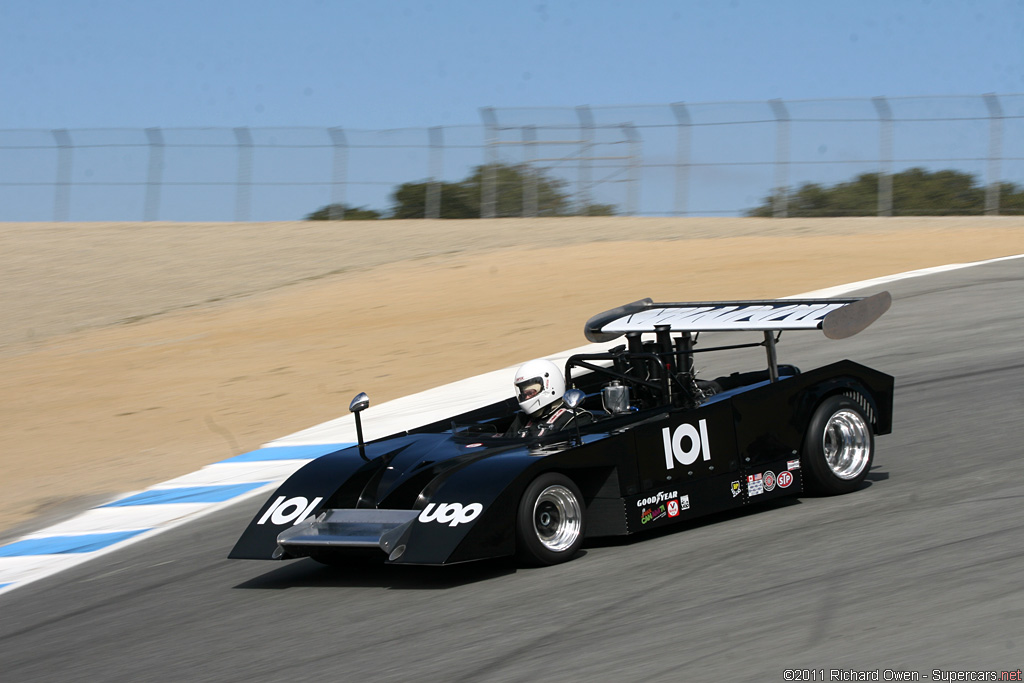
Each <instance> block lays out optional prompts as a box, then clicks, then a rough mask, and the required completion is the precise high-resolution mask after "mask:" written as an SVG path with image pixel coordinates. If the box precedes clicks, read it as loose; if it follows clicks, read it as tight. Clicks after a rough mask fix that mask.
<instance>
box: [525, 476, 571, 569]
mask: <svg viewBox="0 0 1024 683" xmlns="http://www.w3.org/2000/svg"><path fill="white" fill-rule="evenodd" d="M582 529H583V513H582V511H581V510H580V502H579V499H578V498H576V495H575V494H574V493H573V492H572V491H570V490H569V489H568V488H566V487H565V486H562V485H560V484H554V485H552V486H548V487H547V488H546V489H544V490H543V491H541V493H540V495H539V496H537V501H536V502H535V503H534V505H533V532H534V534H536V536H537V540H538V541H540V543H541V545H543V546H544V547H545V548H547V549H548V550H550V551H551V552H555V553H560V552H564V551H565V550H568V549H569V548H571V547H572V546H573V545H574V544H575V543H576V541H577V539H579V537H580V533H581V532H582Z"/></svg>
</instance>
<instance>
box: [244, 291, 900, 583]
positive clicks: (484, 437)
mask: <svg viewBox="0 0 1024 683" xmlns="http://www.w3.org/2000/svg"><path fill="white" fill-rule="evenodd" d="M890 303H891V298H890V297H889V294H888V293H887V292H882V293H880V294H876V295H874V296H871V297H868V298H848V299H807V300H778V301H739V302H713V303H654V302H652V301H651V300H650V299H644V300H642V301H637V302H634V303H632V304H628V305H626V306H622V307H620V308H616V309H613V310H611V311H607V312H605V313H601V314H600V315H597V316H594V317H593V318H591V319H590V320H589V321H587V323H586V327H585V334H586V336H587V338H588V339H589V340H590V341H592V342H611V341H614V340H616V339H617V338H619V337H623V336H624V337H625V343H624V344H622V345H620V346H617V347H615V348H612V349H610V350H607V351H603V352H600V353H583V354H577V355H573V356H570V357H569V358H568V360H567V361H566V363H565V378H566V382H567V384H566V386H567V387H571V388H570V389H568V390H567V391H566V392H565V396H564V401H565V406H566V407H567V408H568V409H570V410H575V411H583V410H585V411H588V412H589V413H591V415H592V416H593V420H592V421H590V422H589V423H588V424H583V425H582V426H580V423H582V422H585V421H584V420H577V421H576V425H577V426H576V427H575V428H569V429H566V430H563V431H560V432H556V433H553V434H549V435H546V436H543V437H537V438H510V437H507V436H505V434H506V430H507V429H508V427H509V425H510V424H511V423H512V422H513V420H514V419H515V417H516V412H517V409H518V404H517V402H516V399H515V398H512V397H510V398H509V399H507V400H504V401H500V402H497V403H493V404H491V405H487V406H483V407H481V408H479V409H477V410H473V411H470V412H467V413H464V414H461V415H456V416H453V417H452V418H451V419H446V420H442V421H438V422H435V423H433V424H429V425H426V426H424V427H420V428H417V429H413V430H410V431H407V432H402V433H399V434H393V435H391V436H388V437H385V438H381V439H377V440H374V441H370V442H368V443H363V439H362V432H361V429H360V422H359V416H360V411H361V410H363V409H364V408H366V407H367V405H368V401H367V400H366V397H365V394H360V395H359V396H357V397H356V399H354V400H353V404H352V406H351V408H352V410H353V412H355V413H356V416H355V417H356V427H357V429H359V443H358V445H355V446H352V447H349V448H345V449H343V450H339V451H337V452H335V453H330V454H328V455H324V456H322V457H320V458H318V459H316V460H314V461H312V462H310V463H309V464H307V465H305V466H304V467H303V468H301V469H300V470H298V471H297V472H295V473H294V474H293V475H292V476H291V477H290V478H289V479H288V480H287V481H285V482H284V483H283V484H282V485H281V486H280V488H278V490H277V491H276V492H275V493H274V494H273V495H272V496H271V497H270V498H269V499H268V500H267V502H266V503H265V504H264V505H263V507H262V508H261V509H260V511H259V512H258V513H257V514H256V516H255V517H254V518H253V520H252V522H251V523H250V524H249V526H248V528H247V529H246V530H245V532H244V533H243V534H242V536H241V538H240V539H239V540H238V542H237V543H236V545H235V547H234V549H233V550H232V551H231V553H230V555H229V557H231V558H244V559H289V558H297V557H305V556H308V557H312V558H314V559H316V560H319V561H322V562H324V563H328V564H344V563H345V562H347V561H348V560H349V558H354V557H357V556H360V555H362V556H367V555H368V556H371V557H378V558H380V559H381V560H382V561H386V562H389V563H396V564H429V565H441V564H450V563H456V562H466V561H469V560H479V559H484V558H493V557H499V556H506V555H513V554H518V555H519V556H520V557H521V558H522V559H523V560H524V561H526V562H528V563H532V564H554V563H558V562H563V561H565V560H568V559H570V558H571V557H572V556H573V555H574V554H575V553H576V552H577V550H578V549H579V548H580V546H581V545H582V544H583V542H584V541H585V539H587V538H592V537H600V536H621V535H626V534H633V533H637V532H643V531H646V530H648V529H655V528H660V527H665V526H668V525H674V524H679V525H683V524H684V523H685V522H687V521H689V520H692V519H695V518H697V517H700V516H703V515H707V514H711V513H715V512H720V511H723V510H729V509H732V508H738V507H742V506H745V505H752V504H756V503H759V502H762V501H769V500H773V499H775V498H778V497H780V496H792V495H798V494H800V493H801V492H803V491H813V492H816V493H820V494H838V493H848V492H850V491H854V490H856V489H857V488H858V487H859V486H860V485H861V483H862V482H863V480H864V478H865V476H866V475H867V473H868V469H869V468H870V467H871V462H872V457H873V455H874V437H875V436H876V435H881V434H888V433H890V431H891V428H892V397H893V378H892V377H891V376H889V375H886V374H884V373H881V372H878V371H876V370H872V369H871V368H868V367H865V366H863V365H860V364H858V363H855V362H853V361H849V360H843V361H840V362H837V363H832V364H830V365H826V366H824V367H820V368H817V369H814V370H810V371H806V372H801V371H800V370H798V369H797V368H796V367H794V366H792V365H779V364H778V363H777V361H776V353H775V348H776V347H775V345H776V342H777V341H778V339H779V337H780V336H781V333H782V331H784V330H806V329H821V330H823V332H824V333H825V335H826V336H827V337H830V338H835V339H839V338H843V337H848V336H851V335H853V334H856V333H857V332H859V331H861V330H862V329H864V328H865V327H867V326H868V325H870V324H871V323H872V322H874V321H875V320H876V319H877V318H878V317H879V316H881V315H882V314H883V313H884V312H885V311H886V310H887V309H888V308H889V305H890ZM730 330H732V331H741V330H745V331H756V332H759V333H760V334H759V335H758V340H757V341H749V342H745V343H737V344H729V345H725V346H718V347H714V348H699V347H698V344H697V337H698V336H699V333H700V332H703V331H730ZM744 347H763V348H764V349H765V351H766V355H767V368H766V369H765V370H761V371H754V372H744V373H733V374H731V375H727V376H722V377H718V378H716V379H713V380H701V379H698V378H697V377H696V376H695V372H694V369H693V368H694V355H695V354H697V353H702V352H709V351H719V350H723V349H736V348H744ZM286 513H287V514H286Z"/></svg>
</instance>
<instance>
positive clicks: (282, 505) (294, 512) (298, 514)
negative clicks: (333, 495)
mask: <svg viewBox="0 0 1024 683" xmlns="http://www.w3.org/2000/svg"><path fill="white" fill-rule="evenodd" d="M321 500H323V497H319V498H314V499H313V502H312V503H311V502H309V501H308V500H306V498H305V496H296V497H295V498H289V499H288V500H285V499H284V496H278V497H277V500H275V501H274V504H273V505H271V506H270V507H269V508H267V511H266V512H264V513H263V516H262V517H260V521H258V522H256V523H257V524H263V523H264V522H266V521H267V518H268V517H269V518H270V523H271V524H277V525H281V524H287V523H288V522H295V523H296V524H298V523H299V522H301V521H302V520H304V519H305V518H306V517H307V516H308V515H309V513H310V512H312V511H313V508H315V507H316V506H317V504H318V503H319V502H320V501H321Z"/></svg>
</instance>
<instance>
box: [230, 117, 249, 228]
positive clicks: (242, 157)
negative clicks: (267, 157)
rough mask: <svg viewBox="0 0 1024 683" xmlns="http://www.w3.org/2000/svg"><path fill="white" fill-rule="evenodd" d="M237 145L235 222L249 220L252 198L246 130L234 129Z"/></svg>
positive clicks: (247, 132)
mask: <svg viewBox="0 0 1024 683" xmlns="http://www.w3.org/2000/svg"><path fill="white" fill-rule="evenodd" d="M234 130H235V142H236V143H237V144H238V183H237V185H236V195H235V221H237V222H239V223H243V222H245V221H248V220H249V209H250V205H251V203H252V202H251V197H252V133H250V132H249V129H248V128H235V129H234Z"/></svg>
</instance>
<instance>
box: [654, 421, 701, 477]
mask: <svg viewBox="0 0 1024 683" xmlns="http://www.w3.org/2000/svg"><path fill="white" fill-rule="evenodd" d="M697 424H698V426H697V427H694V426H693V425H692V424H688V423H686V422H684V423H683V424H681V425H679V426H678V427H676V430H675V431H674V432H673V431H672V430H671V429H670V428H668V427H665V428H664V429H662V430H661V437H662V440H663V441H664V443H665V468H666V469H672V468H674V467H675V466H676V463H677V462H678V463H679V464H680V465H692V464H693V463H695V462H697V458H699V457H701V456H702V455H703V458H704V460H705V461H707V460H711V446H710V444H708V425H707V420H701V421H700V422H698V423H697ZM683 439H689V445H688V446H687V447H686V449H685V450H684V449H683Z"/></svg>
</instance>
